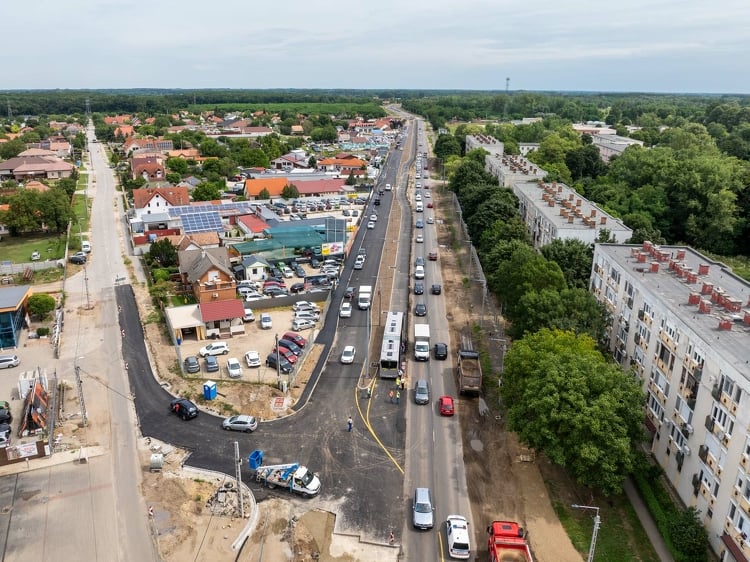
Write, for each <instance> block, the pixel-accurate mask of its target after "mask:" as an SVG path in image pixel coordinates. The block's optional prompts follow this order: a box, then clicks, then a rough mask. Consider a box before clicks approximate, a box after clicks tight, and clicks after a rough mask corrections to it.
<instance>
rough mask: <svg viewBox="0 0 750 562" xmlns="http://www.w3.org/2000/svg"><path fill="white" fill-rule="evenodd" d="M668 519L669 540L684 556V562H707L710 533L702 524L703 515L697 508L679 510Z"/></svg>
mask: <svg viewBox="0 0 750 562" xmlns="http://www.w3.org/2000/svg"><path fill="white" fill-rule="evenodd" d="M675 511H676V513H674V514H673V515H672V517H669V518H668V519H667V524H668V526H669V527H668V528H669V538H670V539H671V541H672V544H674V546H675V548H676V549H677V550H678V551H679V552H680V553H682V554H683V557H682V558H681V560H683V561H684V562H701V561H703V560H706V551H707V550H708V548H709V543H708V533H707V532H706V528H705V527H704V526H703V523H702V522H701V514H700V512H699V511H698V509H697V508H695V507H688V508H687V509H677V510H675Z"/></svg>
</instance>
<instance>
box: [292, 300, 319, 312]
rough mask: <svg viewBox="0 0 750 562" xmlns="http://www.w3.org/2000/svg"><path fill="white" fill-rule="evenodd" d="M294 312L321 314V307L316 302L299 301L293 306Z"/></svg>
mask: <svg viewBox="0 0 750 562" xmlns="http://www.w3.org/2000/svg"><path fill="white" fill-rule="evenodd" d="M292 310H293V311H294V312H301V311H303V310H314V311H315V312H320V307H319V306H318V305H317V304H315V303H314V302H309V301H297V302H295V303H294V304H293V305H292Z"/></svg>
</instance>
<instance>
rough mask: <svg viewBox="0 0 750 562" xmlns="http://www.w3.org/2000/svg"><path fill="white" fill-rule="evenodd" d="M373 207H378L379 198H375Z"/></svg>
mask: <svg viewBox="0 0 750 562" xmlns="http://www.w3.org/2000/svg"><path fill="white" fill-rule="evenodd" d="M373 205H380V197H376V198H375V201H374V202H373Z"/></svg>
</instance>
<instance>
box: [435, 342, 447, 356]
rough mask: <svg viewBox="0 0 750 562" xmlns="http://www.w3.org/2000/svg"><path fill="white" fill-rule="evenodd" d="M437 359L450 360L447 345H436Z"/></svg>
mask: <svg viewBox="0 0 750 562" xmlns="http://www.w3.org/2000/svg"><path fill="white" fill-rule="evenodd" d="M435 359H448V346H447V345H446V344H444V343H436V344H435Z"/></svg>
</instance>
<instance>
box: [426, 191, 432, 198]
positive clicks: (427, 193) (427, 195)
mask: <svg viewBox="0 0 750 562" xmlns="http://www.w3.org/2000/svg"><path fill="white" fill-rule="evenodd" d="M424 196H425V198H426V199H430V198H431V197H432V195H430V192H429V191H425V192H424Z"/></svg>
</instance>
